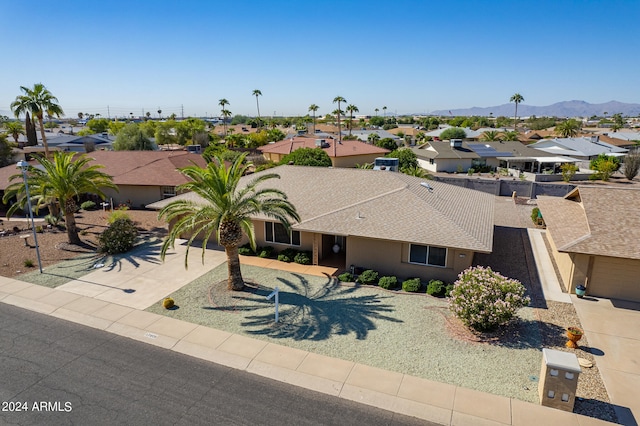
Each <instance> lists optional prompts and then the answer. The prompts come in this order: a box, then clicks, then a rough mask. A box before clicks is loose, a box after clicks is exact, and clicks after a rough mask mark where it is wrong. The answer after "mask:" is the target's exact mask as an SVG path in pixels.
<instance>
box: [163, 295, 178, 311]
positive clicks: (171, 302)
mask: <svg viewBox="0 0 640 426" xmlns="http://www.w3.org/2000/svg"><path fill="white" fill-rule="evenodd" d="M175 304H176V302H175V301H174V300H173V299H172V298H170V297H165V298H164V300H163V301H162V307H163V308H165V309H171V308H173V307H174V306H175Z"/></svg>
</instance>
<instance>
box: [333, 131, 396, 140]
mask: <svg viewBox="0 0 640 426" xmlns="http://www.w3.org/2000/svg"><path fill="white" fill-rule="evenodd" d="M372 133H374V134H376V135H378V138H379V139H385V138H389V139H393V140H394V141H397V142H400V143H401V142H402V140H401V139H400V138H399V137H398V136H396V135H394V134H393V133H391V132H388V131H386V130H382V129H371V130H369V129H364V130H363V129H354V130H352V131H351V135H352V136H355V137H356V138H358V140H360V141H362V142H368V141H369V135H371V134H372ZM348 134H349V131H348V130H346V131H344V130H343V131H342V137H343V138H344V137H345V136H347V135H348Z"/></svg>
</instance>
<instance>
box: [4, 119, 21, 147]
mask: <svg viewBox="0 0 640 426" xmlns="http://www.w3.org/2000/svg"><path fill="white" fill-rule="evenodd" d="M4 128H5V130H6V131H7V134H9V135H11V137H12V138H13V140H14V141H15V143H18V138H19V137H20V135H24V128H23V127H22V123H21V122H19V121H7V122H6V123H4Z"/></svg>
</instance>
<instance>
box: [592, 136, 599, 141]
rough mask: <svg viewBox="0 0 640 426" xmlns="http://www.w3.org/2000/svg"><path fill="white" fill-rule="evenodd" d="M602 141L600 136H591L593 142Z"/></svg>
mask: <svg viewBox="0 0 640 426" xmlns="http://www.w3.org/2000/svg"><path fill="white" fill-rule="evenodd" d="M598 142H600V136H591V143H598Z"/></svg>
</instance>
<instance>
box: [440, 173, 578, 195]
mask: <svg viewBox="0 0 640 426" xmlns="http://www.w3.org/2000/svg"><path fill="white" fill-rule="evenodd" d="M434 180H437V181H438V182H444V183H448V184H451V185H457V186H462V187H464V188H469V189H475V190H476V191H482V192H487V193H489V194H493V195H500V196H511V195H513V193H514V192H515V193H516V194H517V195H518V196H520V197H528V198H536V197H537V196H538V195H549V196H553V197H564V196H565V195H567V194H568V193H569V192H571V191H572V190H573V189H574V188H575V185H571V184H558V183H540V182H531V181H521V180H503V179H496V180H489V179H472V178H454V177H443V176H434Z"/></svg>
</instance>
